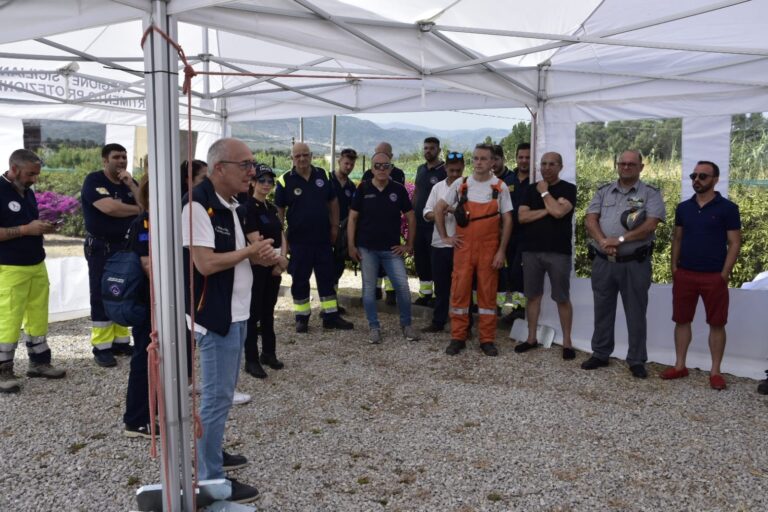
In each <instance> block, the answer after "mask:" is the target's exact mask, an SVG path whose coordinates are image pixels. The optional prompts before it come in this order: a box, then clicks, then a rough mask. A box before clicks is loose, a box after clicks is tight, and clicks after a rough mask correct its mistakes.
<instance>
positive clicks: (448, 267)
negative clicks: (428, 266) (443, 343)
mask: <svg viewBox="0 0 768 512" xmlns="http://www.w3.org/2000/svg"><path fill="white" fill-rule="evenodd" d="M452 273H453V247H432V275H433V276H434V277H435V309H434V311H433V312H432V324H433V325H436V326H439V327H443V326H445V324H446V322H448V307H449V306H450V304H451V274H452Z"/></svg>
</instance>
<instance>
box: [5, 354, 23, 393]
mask: <svg viewBox="0 0 768 512" xmlns="http://www.w3.org/2000/svg"><path fill="white" fill-rule="evenodd" d="M19 391H21V384H20V382H19V379H18V377H16V375H15V374H14V373H13V361H6V362H5V363H0V393H18V392H19Z"/></svg>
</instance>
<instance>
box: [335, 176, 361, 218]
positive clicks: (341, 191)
mask: <svg viewBox="0 0 768 512" xmlns="http://www.w3.org/2000/svg"><path fill="white" fill-rule="evenodd" d="M331 185H332V186H333V193H334V194H335V195H336V199H338V200H339V222H341V221H342V220H344V219H346V218H347V217H348V216H349V206H350V205H351V204H352V196H354V195H355V183H354V182H353V181H352V180H351V179H350V178H347V182H346V183H345V184H344V185H342V184H341V182H340V181H339V178H338V177H337V176H336V173H335V172H334V173H331Z"/></svg>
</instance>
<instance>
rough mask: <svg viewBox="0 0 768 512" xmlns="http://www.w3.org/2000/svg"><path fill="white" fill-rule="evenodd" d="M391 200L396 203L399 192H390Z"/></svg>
mask: <svg viewBox="0 0 768 512" xmlns="http://www.w3.org/2000/svg"><path fill="white" fill-rule="evenodd" d="M389 200H390V201H392V202H393V203H394V202H395V201H397V194H395V193H394V192H392V193H391V194H389Z"/></svg>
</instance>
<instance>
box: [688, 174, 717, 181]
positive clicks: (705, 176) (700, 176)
mask: <svg viewBox="0 0 768 512" xmlns="http://www.w3.org/2000/svg"><path fill="white" fill-rule="evenodd" d="M712 176H714V174H705V173H703V172H700V173H695V172H692V173H691V174H689V175H688V177H689V178H691V179H692V180H695V179H699V180H701V181H706V180H708V179H709V178H711V177H712Z"/></svg>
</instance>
